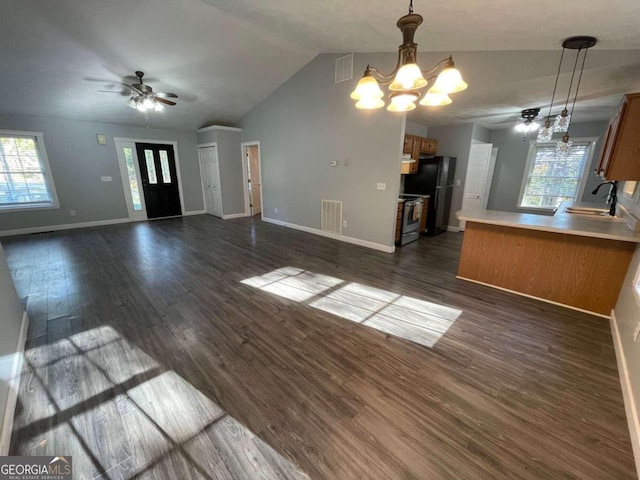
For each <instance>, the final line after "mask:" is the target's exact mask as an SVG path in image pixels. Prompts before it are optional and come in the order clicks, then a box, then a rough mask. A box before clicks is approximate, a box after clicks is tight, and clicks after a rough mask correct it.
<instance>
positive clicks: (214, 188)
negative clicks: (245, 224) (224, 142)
mask: <svg viewBox="0 0 640 480" xmlns="http://www.w3.org/2000/svg"><path fill="white" fill-rule="evenodd" d="M198 157H199V158H200V174H201V175H202V193H203V196H204V208H205V210H206V212H207V213H208V214H209V215H215V216H216V217H220V218H222V195H221V193H220V170H219V167H218V148H217V146H216V145H209V146H206V147H199V148H198Z"/></svg>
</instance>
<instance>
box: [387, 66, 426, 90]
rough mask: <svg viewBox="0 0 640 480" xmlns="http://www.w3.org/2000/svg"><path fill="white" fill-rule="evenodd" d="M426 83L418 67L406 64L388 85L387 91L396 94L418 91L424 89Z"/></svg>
mask: <svg viewBox="0 0 640 480" xmlns="http://www.w3.org/2000/svg"><path fill="white" fill-rule="evenodd" d="M426 86H427V81H426V80H425V79H424V77H423V76H422V72H421V71H420V67H418V65H417V64H415V63H407V64H406V65H403V66H402V67H400V70H398V73H396V76H395V78H394V79H393V82H391V85H389V90H391V91H394V92H398V91H404V90H418V89H420V88H423V87H426Z"/></svg>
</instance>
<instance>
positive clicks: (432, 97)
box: [351, 0, 467, 112]
mask: <svg viewBox="0 0 640 480" xmlns="http://www.w3.org/2000/svg"><path fill="white" fill-rule="evenodd" d="M422 21H423V18H422V16H421V15H418V14H416V13H413V0H410V2H409V13H408V14H407V15H405V16H403V17H400V19H399V20H398V22H397V23H396V26H397V27H398V28H399V29H400V31H401V32H402V40H403V41H402V45H400V47H399V48H398V60H397V61H396V66H395V68H394V70H393V72H391V73H390V74H389V75H385V74H383V73H381V72H379V71H378V70H377V69H376V68H375V67H372V66H371V65H367V68H366V69H365V71H364V75H363V76H362V78H361V79H360V81H359V82H358V85H357V86H356V88H355V90H354V91H353V92H352V93H351V98H352V99H353V100H357V103H356V108H362V109H367V110H371V109H376V108H382V107H384V105H385V103H384V100H382V97H384V93H383V92H382V90H381V89H380V84H382V85H389V87H388V88H389V92H390V94H389V99H390V101H391V102H390V104H389V106H388V107H387V110H389V111H391V112H408V111H410V110H413V109H415V108H416V104H415V102H416V101H417V100H418V99H419V98H420V96H421V95H422V93H421V92H420V90H422V89H423V88H425V87H426V86H427V85H429V82H431V80H433V79H435V82H434V83H433V85H432V86H431V87H430V88H429V90H428V91H427V93H426V94H425V95H424V97H423V98H422V100H421V101H420V105H427V106H437V105H448V104H449V103H451V98H449V94H450V93H457V92H461V91H462V90H464V89H465V88H467V83H466V82H465V81H464V80H463V79H462V75H460V71H458V69H457V68H456V67H455V64H454V62H453V58H452V57H451V56H449V57H447V58H444V59H442V60H440V61H439V62H438V63H437V64H436V65H435V66H434V67H433V68H432V69H430V70H428V71H423V70H421V68H420V66H419V65H418V59H417V54H418V44H417V43H415V42H414V41H413V39H414V36H415V32H416V30H417V29H418V27H419V26H420V24H421V23H422ZM439 70H440V73H439V74H438V75H435V73H436V72H438V71H439ZM425 76H428V78H425ZM376 77H378V78H376Z"/></svg>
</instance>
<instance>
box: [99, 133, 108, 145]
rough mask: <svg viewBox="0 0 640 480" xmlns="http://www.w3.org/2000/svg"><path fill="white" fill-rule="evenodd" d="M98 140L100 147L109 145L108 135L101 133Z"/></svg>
mask: <svg viewBox="0 0 640 480" xmlns="http://www.w3.org/2000/svg"><path fill="white" fill-rule="evenodd" d="M96 138H97V139H98V145H106V144H107V136H106V135H102V134H101V133H98V134H97V135H96Z"/></svg>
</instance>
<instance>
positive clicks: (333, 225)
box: [322, 199, 342, 235]
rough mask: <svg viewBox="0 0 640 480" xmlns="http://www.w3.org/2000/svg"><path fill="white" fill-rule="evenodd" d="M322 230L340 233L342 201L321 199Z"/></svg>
mask: <svg viewBox="0 0 640 480" xmlns="http://www.w3.org/2000/svg"><path fill="white" fill-rule="evenodd" d="M322 230H323V231H325V232H331V233H337V234H338V235H342V202H339V201H337V200H324V199H323V200H322Z"/></svg>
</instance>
